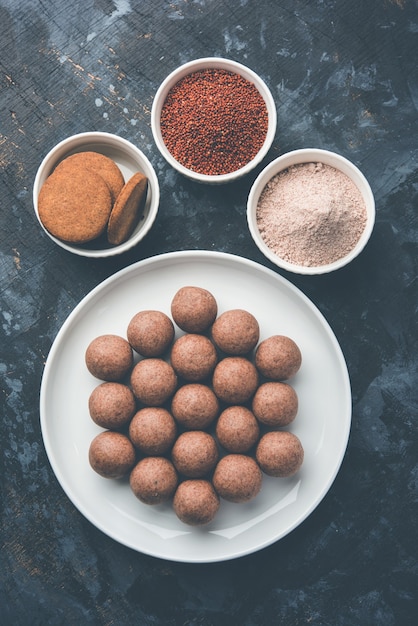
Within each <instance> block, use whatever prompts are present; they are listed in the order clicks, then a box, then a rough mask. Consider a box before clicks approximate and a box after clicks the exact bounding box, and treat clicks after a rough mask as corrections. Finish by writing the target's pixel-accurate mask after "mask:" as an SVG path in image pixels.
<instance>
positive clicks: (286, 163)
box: [247, 148, 375, 274]
mask: <svg viewBox="0 0 418 626" xmlns="http://www.w3.org/2000/svg"><path fill="white" fill-rule="evenodd" d="M300 163H323V164H325V165H330V166H332V167H334V168H335V169H337V170H340V171H341V172H343V173H344V174H345V175H346V176H348V177H349V178H350V179H351V180H352V181H353V183H354V184H355V185H356V187H357V188H358V190H359V191H360V193H361V195H362V197H363V199H364V203H365V206H366V213H367V216H366V224H365V228H364V230H363V231H362V234H361V236H360V238H359V240H358V242H357V244H356V245H355V246H354V248H353V249H352V250H351V251H350V252H349V253H348V254H346V255H345V256H343V257H341V258H339V259H338V260H336V261H334V262H332V263H328V264H326V265H315V266H314V265H310V266H308V265H297V264H294V263H291V262H289V261H287V260H285V259H282V258H281V257H280V256H278V255H277V254H276V253H275V252H274V251H273V250H272V248H270V247H269V246H268V245H267V244H266V243H265V241H264V240H263V238H262V236H261V234H260V230H259V227H258V223H257V205H258V202H259V198H260V195H261V193H262V191H263V189H264V187H265V186H266V184H267V183H268V182H269V181H270V180H271V179H272V178H273V177H274V176H276V174H279V172H282V171H284V170H286V169H288V168H289V167H291V166H292V165H296V164H300ZM247 221H248V227H249V229H250V233H251V235H252V237H253V239H254V242H255V243H256V244H257V246H258V248H259V249H260V250H261V252H262V253H263V254H264V255H265V256H266V257H267V258H268V259H269V260H270V261H271V262H272V263H274V264H275V265H277V266H278V267H280V268H282V269H284V270H287V271H289V272H295V273H298V274H325V273H327V272H332V271H334V270H337V269H340V268H341V267H343V266H345V265H347V264H348V263H350V261H352V260H353V259H354V258H355V257H356V256H357V255H358V254H359V253H360V252H361V251H362V250H363V248H364V247H365V245H366V243H367V242H368V240H369V238H370V235H371V233H372V230H373V227H374V222H375V202H374V197H373V193H372V190H371V188H370V185H369V183H368V182H367V180H366V178H365V176H364V175H363V174H362V172H361V171H360V170H359V169H358V168H357V167H356V166H355V165H354V164H353V163H352V162H351V161H349V160H348V159H346V158H345V157H343V156H341V155H339V154H336V153H334V152H330V151H328V150H320V149H315V148H306V149H301V150H293V151H292V152H288V153H286V154H283V155H282V156H280V157H278V158H277V159H275V160H274V161H272V162H271V163H270V164H269V165H268V166H267V167H266V168H265V169H264V170H263V171H262V172H260V174H259V176H258V177H257V178H256V180H255V181H254V183H253V186H252V187H251V190H250V193H249V196H248V202H247Z"/></svg>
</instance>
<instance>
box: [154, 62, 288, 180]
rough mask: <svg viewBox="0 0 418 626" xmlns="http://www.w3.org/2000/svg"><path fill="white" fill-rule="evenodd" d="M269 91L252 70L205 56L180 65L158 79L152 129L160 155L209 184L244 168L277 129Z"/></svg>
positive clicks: (249, 167) (249, 166)
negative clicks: (158, 84) (158, 85)
mask: <svg viewBox="0 0 418 626" xmlns="http://www.w3.org/2000/svg"><path fill="white" fill-rule="evenodd" d="M276 124H277V113H276V107H275V103H274V100H273V96H272V94H271V92H270V90H269V88H268V87H267V85H266V84H265V82H264V81H263V80H262V79H261V78H260V76H258V75H257V74H256V73H255V72H254V71H253V70H251V69H249V68H248V67H246V66H244V65H242V64H241V63H237V62H235V61H232V60H229V59H223V58H220V57H208V58H203V59H196V60H194V61H189V62H188V63H185V64H184V65H181V66H180V67H178V68H177V69H176V70H174V71H173V72H171V74H169V75H168V76H167V77H166V78H165V80H164V81H163V82H162V83H161V85H160V87H159V89H158V91H157V93H156V94H155V97H154V101H153V105H152V110H151V129H152V133H153V137H154V141H155V143H156V146H157V148H158V149H159V151H160V153H161V154H162V156H163V157H164V158H165V160H166V161H167V162H168V163H169V164H170V165H171V166H172V167H173V168H174V169H176V170H177V171H178V172H180V173H181V174H183V175H184V176H186V177H188V178H190V179H192V180H194V181H197V182H200V183H208V184H220V183H228V182H231V181H234V180H236V179H237V178H240V177H241V176H244V175H245V174H248V172H250V171H251V170H252V169H253V168H254V167H256V166H257V165H258V164H259V163H260V162H261V161H262V159H263V158H264V157H265V156H266V154H267V152H268V150H269V149H270V146H271V144H272V142H273V139H274V136H275V133H276Z"/></svg>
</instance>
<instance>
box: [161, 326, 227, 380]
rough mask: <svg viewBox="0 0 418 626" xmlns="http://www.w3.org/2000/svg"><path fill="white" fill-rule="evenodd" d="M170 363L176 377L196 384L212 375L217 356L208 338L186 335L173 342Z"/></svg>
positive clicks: (191, 334)
mask: <svg viewBox="0 0 418 626" xmlns="http://www.w3.org/2000/svg"><path fill="white" fill-rule="evenodd" d="M170 361H171V365H172V366H173V368H174V371H175V372H176V374H177V375H178V376H180V377H181V378H183V379H184V380H187V381H190V382H198V381H202V380H205V379H206V378H208V377H209V376H210V375H211V374H212V372H213V370H214V367H215V365H216V363H217V361H218V355H217V352H216V348H215V346H214V345H213V343H212V342H211V341H210V339H208V337H206V336H205V335H196V334H193V333H187V334H186V335H182V336H181V337H179V338H178V339H177V340H176V341H175V342H174V344H173V347H172V348H171V355H170Z"/></svg>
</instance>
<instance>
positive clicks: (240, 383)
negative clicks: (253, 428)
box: [212, 356, 258, 404]
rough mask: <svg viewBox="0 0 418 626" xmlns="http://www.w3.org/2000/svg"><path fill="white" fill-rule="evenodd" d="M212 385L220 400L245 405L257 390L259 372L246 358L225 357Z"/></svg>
mask: <svg viewBox="0 0 418 626" xmlns="http://www.w3.org/2000/svg"><path fill="white" fill-rule="evenodd" d="M212 385H213V390H214V392H215V393H216V395H217V396H218V398H219V399H220V400H223V401H224V402H226V403H227V404H244V403H245V402H247V400H249V399H250V398H251V396H252V395H253V394H254V392H255V390H256V389H257V386H258V374H257V370H256V368H255V366H254V365H253V363H251V361H249V360H248V359H246V358H245V357H242V356H231V357H225V358H224V359H222V360H221V361H219V363H218V364H217V365H216V367H215V370H214V372H213V377H212Z"/></svg>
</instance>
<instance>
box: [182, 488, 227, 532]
mask: <svg viewBox="0 0 418 626" xmlns="http://www.w3.org/2000/svg"><path fill="white" fill-rule="evenodd" d="M219 506H220V502H219V497H218V495H217V493H216V492H215V490H214V488H213V486H212V484H211V483H210V482H209V481H208V480H203V479H189V480H185V481H183V482H181V483H180V484H179V486H178V487H177V490H176V493H175V494H174V499H173V509H174V512H175V514H176V515H177V517H178V518H179V520H180V521H182V522H183V523H184V524H189V525H190V526H202V525H204V524H209V522H211V521H212V520H213V519H214V518H215V516H216V514H217V512H218V510H219Z"/></svg>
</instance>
